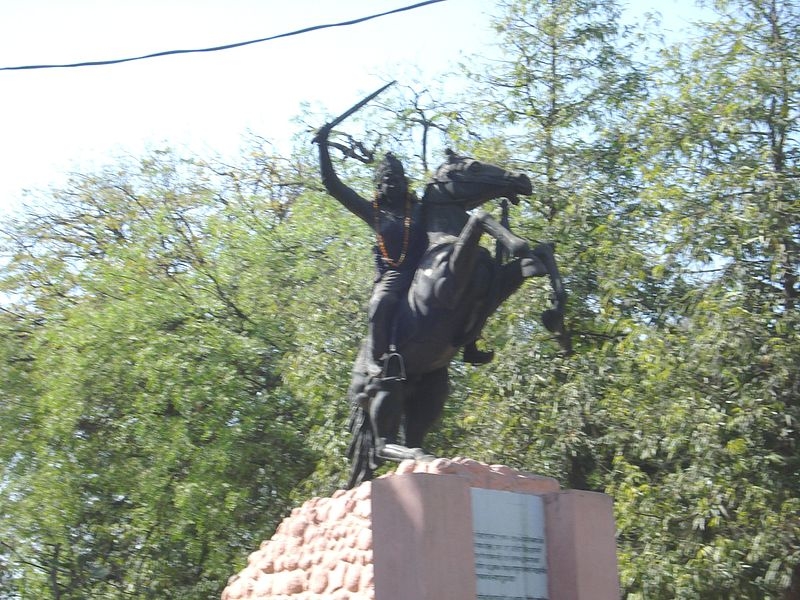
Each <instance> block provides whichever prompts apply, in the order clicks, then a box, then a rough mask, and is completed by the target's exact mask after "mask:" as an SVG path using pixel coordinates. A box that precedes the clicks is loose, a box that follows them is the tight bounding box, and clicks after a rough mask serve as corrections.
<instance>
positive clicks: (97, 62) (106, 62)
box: [0, 0, 445, 71]
mask: <svg viewBox="0 0 800 600" xmlns="http://www.w3.org/2000/svg"><path fill="white" fill-rule="evenodd" d="M444 1H445V0H426V1H425V2H418V3H417V4H412V5H410V6H404V7H402V8H395V9H393V10H389V11H386V12H382V13H378V14H375V15H369V16H367V17H360V18H358V19H352V20H350V21H342V22H340V23H327V24H324V25H313V26H311V27H305V28H303V29H298V30H296V31H290V32H288V33H279V34H278V35H272V36H269V37H265V38H260V39H257V40H249V41H247V42H235V43H233V44H225V45H223V46H214V47H211V48H194V49H188V50H165V51H163V52H155V53H153V54H145V55H143V56H133V57H128V58H116V59H112V60H93V61H86V62H78V63H70V64H47V65H23V66H19V67H0V71H27V70H33V69H70V68H75V67H96V66H100V65H116V64H120V63H126V62H133V61H135V60H145V59H148V58H159V57H161V56H170V55H173V54H196V53H200V52H218V51H220V50H230V49H231V48H240V47H241V46H249V45H250V44H259V43H261V42H270V41H272V40H277V39H280V38H285V37H290V36H293V35H300V34H302V33H308V32H310V31H316V30H318V29H329V28H331V27H345V26H347V25H356V24H357V23H363V22H364V21H370V20H372V19H377V18H379V17H385V16H387V15H393V14H396V13H400V12H405V11H407V10H413V9H415V8H421V7H423V6H427V5H428V4H436V3H437V2H444Z"/></svg>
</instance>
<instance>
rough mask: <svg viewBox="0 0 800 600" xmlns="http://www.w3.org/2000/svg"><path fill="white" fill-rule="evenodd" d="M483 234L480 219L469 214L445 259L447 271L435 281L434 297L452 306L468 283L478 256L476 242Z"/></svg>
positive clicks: (478, 246)
mask: <svg viewBox="0 0 800 600" xmlns="http://www.w3.org/2000/svg"><path fill="white" fill-rule="evenodd" d="M481 235H483V229H482V227H481V222H480V219H478V218H477V217H475V216H474V215H470V217H469V219H468V220H467V223H466V224H465V225H464V227H463V229H462V230H461V233H460V234H459V236H458V238H457V239H456V241H455V242H453V250H452V251H451V252H450V256H449V257H448V260H447V266H448V271H449V272H448V273H447V274H446V276H445V277H442V278H440V279H439V281H437V282H436V291H435V295H436V299H437V300H439V301H440V302H441V303H442V304H444V305H445V306H454V305H455V304H456V303H457V302H458V301H459V300H460V298H461V295H462V294H463V293H464V290H465V289H466V288H467V286H468V285H469V284H470V279H471V276H472V271H473V269H474V268H475V261H476V258H477V256H478V252H479V248H480V245H479V244H478V242H479V241H480V239H481Z"/></svg>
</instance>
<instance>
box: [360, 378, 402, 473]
mask: <svg viewBox="0 0 800 600" xmlns="http://www.w3.org/2000/svg"><path fill="white" fill-rule="evenodd" d="M403 386H404V382H402V381H399V380H387V381H381V382H380V383H379V384H378V390H377V392H375V394H374V396H372V398H371V399H370V400H369V416H370V420H371V421H372V428H373V437H374V439H375V454H376V455H377V456H378V457H380V458H385V459H388V460H403V459H404V458H406V457H403V456H395V454H396V452H393V451H392V450H393V449H394V448H395V447H396V446H397V438H398V435H399V433H400V424H401V422H402V420H403Z"/></svg>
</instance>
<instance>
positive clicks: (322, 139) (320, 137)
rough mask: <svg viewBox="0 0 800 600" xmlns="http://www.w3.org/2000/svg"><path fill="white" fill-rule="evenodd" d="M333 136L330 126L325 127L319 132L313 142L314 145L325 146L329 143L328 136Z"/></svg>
mask: <svg viewBox="0 0 800 600" xmlns="http://www.w3.org/2000/svg"><path fill="white" fill-rule="evenodd" d="M330 134H331V126H330V124H327V125H323V126H322V127H320V128H319V131H317V135H315V136H314V138H313V139H312V140H311V143H312V144H325V143H326V142H327V141H328V136H329V135H330Z"/></svg>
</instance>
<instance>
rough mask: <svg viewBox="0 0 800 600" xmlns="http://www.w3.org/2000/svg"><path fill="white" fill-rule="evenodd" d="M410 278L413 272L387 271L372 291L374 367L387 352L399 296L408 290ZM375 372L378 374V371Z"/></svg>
mask: <svg viewBox="0 0 800 600" xmlns="http://www.w3.org/2000/svg"><path fill="white" fill-rule="evenodd" d="M412 276H413V272H412V273H408V272H402V271H387V272H385V273H384V274H383V275H381V278H380V280H379V281H378V282H377V283H376V284H375V287H374V288H373V290H372V297H371V298H370V301H369V340H370V358H371V359H372V362H373V364H375V365H377V364H380V363H381V361H382V360H383V357H384V355H385V354H386V353H387V352H388V351H389V344H390V343H391V332H390V327H391V325H390V324H391V322H392V319H393V317H394V313H395V310H396V308H397V303H398V301H399V298H400V294H401V293H403V292H404V291H405V290H407V289H408V286H409V284H410V283H411V278H412ZM373 370H375V369H373ZM377 371H378V372H379V371H380V369H377ZM373 374H375V373H373Z"/></svg>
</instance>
